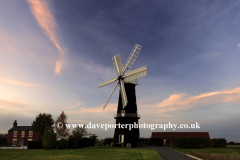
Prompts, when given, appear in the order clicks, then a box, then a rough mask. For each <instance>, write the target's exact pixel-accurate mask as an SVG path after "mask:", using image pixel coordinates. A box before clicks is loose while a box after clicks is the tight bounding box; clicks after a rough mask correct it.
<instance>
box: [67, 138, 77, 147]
mask: <svg viewBox="0 0 240 160" xmlns="http://www.w3.org/2000/svg"><path fill="white" fill-rule="evenodd" d="M77 144H78V139H77V138H76V137H73V136H72V135H70V136H69V137H68V148H69V149H70V148H71V149H73V148H77Z"/></svg>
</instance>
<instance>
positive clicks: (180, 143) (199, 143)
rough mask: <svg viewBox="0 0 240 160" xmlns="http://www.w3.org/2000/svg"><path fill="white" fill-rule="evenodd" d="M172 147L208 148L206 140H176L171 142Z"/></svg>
mask: <svg viewBox="0 0 240 160" xmlns="http://www.w3.org/2000/svg"><path fill="white" fill-rule="evenodd" d="M172 145H176V146H177V147H179V148H204V147H209V139H207V138H178V139H173V140H172Z"/></svg>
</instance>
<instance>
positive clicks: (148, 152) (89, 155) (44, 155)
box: [0, 146, 161, 160]
mask: <svg viewBox="0 0 240 160" xmlns="http://www.w3.org/2000/svg"><path fill="white" fill-rule="evenodd" d="M0 159H1V160H5V159H6V160H8V159H9V160H10V159H21V160H23V159H24V160H25V159H26V160H28V159H29V160H30V159H35V160H37V159H39V160H40V159H41V160H42V159H45V160H46V159H50V160H54V159H61V160H69V159H71V160H72V159H73V160H75V159H81V160H98V159H99V160H103V159H104V160H125V159H129V160H140V159H141V160H161V158H160V156H159V155H158V153H157V152H156V151H155V150H153V149H146V148H136V149H132V148H117V147H106V146H104V147H102V146H95V147H87V148H81V149H65V150H44V149H29V150H10V149H9V150H0Z"/></svg>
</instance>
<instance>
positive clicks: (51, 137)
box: [43, 129, 57, 149]
mask: <svg viewBox="0 0 240 160" xmlns="http://www.w3.org/2000/svg"><path fill="white" fill-rule="evenodd" d="M56 141H57V134H56V133H54V131H53V130H52V129H51V130H48V131H46V132H45V133H44V136H43V146H44V148H45V149H53V148H55V147H56Z"/></svg>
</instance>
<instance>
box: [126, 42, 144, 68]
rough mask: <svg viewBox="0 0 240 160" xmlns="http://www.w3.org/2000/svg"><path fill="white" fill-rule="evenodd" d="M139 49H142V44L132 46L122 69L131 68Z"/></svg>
mask: <svg viewBox="0 0 240 160" xmlns="http://www.w3.org/2000/svg"><path fill="white" fill-rule="evenodd" d="M141 49H142V46H140V45H139V44H135V46H134V47H133V49H132V51H131V53H130V55H129V56H128V58H127V60H126V62H125V64H124V67H125V68H124V71H125V70H126V69H128V70H131V68H132V66H133V64H134V62H135V61H136V59H137V57H138V55H139V52H140V51H141Z"/></svg>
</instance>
